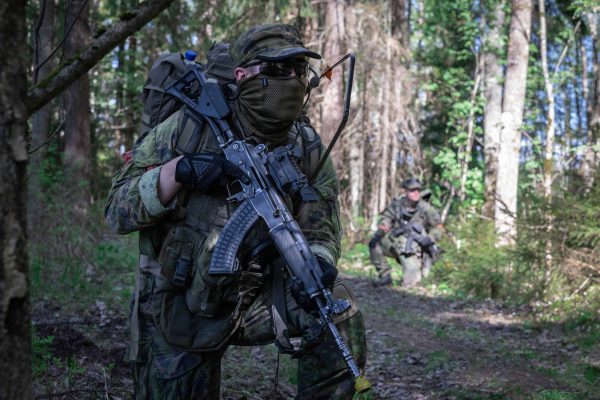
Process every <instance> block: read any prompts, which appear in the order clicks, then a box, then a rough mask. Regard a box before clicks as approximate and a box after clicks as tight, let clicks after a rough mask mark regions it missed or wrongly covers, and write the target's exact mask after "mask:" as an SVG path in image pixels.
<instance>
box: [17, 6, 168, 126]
mask: <svg viewBox="0 0 600 400" xmlns="http://www.w3.org/2000/svg"><path fill="white" fill-rule="evenodd" d="M173 1H174V0H147V1H145V2H144V3H142V4H141V5H140V6H139V7H138V8H137V9H136V10H134V11H133V12H131V13H128V14H127V16H126V18H125V17H123V18H122V20H121V21H119V22H117V23H116V24H115V25H114V26H113V27H112V28H110V29H108V30H107V31H105V32H104V33H103V34H102V35H100V36H99V37H97V38H96V39H95V40H94V41H92V43H90V45H89V46H88V47H87V48H86V49H84V50H82V51H81V52H80V53H79V54H77V55H76V56H75V57H73V58H71V59H68V60H66V61H65V62H64V63H62V64H61V65H60V66H59V67H57V68H56V69H55V70H54V71H53V72H51V73H50V74H49V75H48V77H47V78H45V79H44V80H42V81H41V82H39V83H38V84H37V85H35V86H34V87H32V88H31V89H30V90H29V93H28V96H27V97H28V99H27V112H28V115H31V114H33V113H34V112H35V111H37V110H39V109H40V108H41V107H43V106H44V105H45V104H46V103H48V102H49V101H50V100H52V99H53V98H54V97H56V96H57V95H58V94H59V93H60V92H61V91H63V90H64V89H65V88H66V87H67V86H69V85H70V84H71V83H73V82H74V81H76V80H77V79H78V78H79V77H80V76H82V75H83V74H85V73H86V72H87V71H89V70H90V69H91V68H92V67H93V66H94V65H96V64H97V63H98V61H100V60H101V59H102V57H104V56H105V55H106V54H108V53H109V52H110V51H111V50H112V49H113V48H115V47H116V46H117V45H118V44H119V43H121V42H122V41H123V40H125V39H126V38H127V37H128V36H130V35H131V34H133V33H134V32H136V31H137V30H139V29H140V28H141V27H143V26H144V25H145V24H146V23H148V22H149V21H150V20H152V19H153V18H154V17H156V16H157V15H158V14H160V13H161V11H163V10H164V9H165V8H167V7H169V6H170V5H171V3H173Z"/></svg>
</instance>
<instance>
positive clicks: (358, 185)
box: [348, 69, 370, 221]
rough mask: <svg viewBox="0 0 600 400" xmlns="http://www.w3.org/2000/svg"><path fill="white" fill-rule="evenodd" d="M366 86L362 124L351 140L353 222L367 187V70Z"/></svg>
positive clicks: (355, 219) (360, 115)
mask: <svg viewBox="0 0 600 400" xmlns="http://www.w3.org/2000/svg"><path fill="white" fill-rule="evenodd" d="M363 76H364V79H365V84H363V86H362V91H361V103H362V109H361V110H360V113H359V115H358V117H359V118H358V120H359V121H360V124H359V126H358V128H357V129H355V130H354V132H353V133H352V135H351V136H349V140H350V150H349V152H348V154H349V160H348V163H349V166H350V208H351V210H352V220H353V221H357V220H358V219H359V217H360V216H361V215H364V214H365V213H364V212H363V210H362V209H363V195H364V187H365V180H364V176H365V132H366V131H367V121H368V118H369V117H368V115H369V109H368V106H367V104H368V103H367V85H366V83H367V82H368V81H369V79H370V76H369V72H368V71H367V70H366V69H365V72H364V74H363Z"/></svg>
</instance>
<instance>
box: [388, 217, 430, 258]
mask: <svg viewBox="0 0 600 400" xmlns="http://www.w3.org/2000/svg"><path fill="white" fill-rule="evenodd" d="M424 232H425V228H423V225H421V224H419V223H416V222H406V221H404V222H401V224H400V226H399V227H396V228H394V229H392V232H391V233H392V235H394V236H396V237H397V236H400V235H404V236H406V246H404V251H403V253H405V254H415V250H414V248H413V244H414V243H415V242H416V243H417V244H418V245H419V246H421V249H423V251H424V252H426V253H427V254H429V256H430V257H431V259H432V260H433V261H436V260H437V259H438V258H439V257H440V249H439V247H437V245H436V244H435V243H433V244H431V242H429V243H430V244H428V243H427V242H426V239H425V238H426V237H427V236H426V235H425V234H424Z"/></svg>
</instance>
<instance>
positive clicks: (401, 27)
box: [388, 0, 423, 195]
mask: <svg viewBox="0 0 600 400" xmlns="http://www.w3.org/2000/svg"><path fill="white" fill-rule="evenodd" d="M391 7H392V9H391V15H392V18H391V32H392V39H393V40H394V41H395V42H396V46H394V52H393V54H392V61H390V62H392V63H394V62H396V64H395V65H394V68H393V69H392V73H391V74H390V75H388V76H389V78H388V82H391V86H392V89H393V93H392V96H393V99H392V105H393V109H392V115H393V116H392V121H391V126H392V129H393V131H392V143H393V145H392V150H393V151H392V156H391V163H392V164H390V166H391V167H390V169H391V176H392V179H391V186H390V189H391V192H392V193H393V194H394V195H395V193H396V187H397V185H398V181H399V178H400V177H399V176H398V175H402V176H403V177H404V178H406V177H409V176H414V177H422V174H423V168H422V167H423V155H422V151H421V131H420V129H419V124H418V122H417V121H418V118H417V112H416V110H415V101H414V99H415V98H416V91H417V90H416V84H415V79H414V77H413V74H412V72H411V70H410V63H411V61H412V53H411V49H410V12H411V10H410V1H407V0H394V1H392V2H391ZM398 152H400V154H398ZM398 158H400V160H402V164H401V166H402V168H401V173H398V174H397V173H396V166H397V159H398Z"/></svg>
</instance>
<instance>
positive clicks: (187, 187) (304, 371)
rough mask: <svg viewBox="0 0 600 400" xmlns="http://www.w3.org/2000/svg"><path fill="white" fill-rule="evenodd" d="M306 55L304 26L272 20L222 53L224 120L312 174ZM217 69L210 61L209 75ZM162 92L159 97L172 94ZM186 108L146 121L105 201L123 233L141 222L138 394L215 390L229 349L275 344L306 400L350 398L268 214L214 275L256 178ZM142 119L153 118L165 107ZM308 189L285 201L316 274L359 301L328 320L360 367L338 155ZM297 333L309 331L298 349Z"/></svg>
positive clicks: (174, 395)
mask: <svg viewBox="0 0 600 400" xmlns="http://www.w3.org/2000/svg"><path fill="white" fill-rule="evenodd" d="M229 55H230V58H229ZM306 57H311V58H320V56H319V54H317V53H315V52H313V51H311V50H309V49H307V48H306V47H304V45H303V43H302V41H301V40H300V35H299V32H298V30H297V29H296V28H295V27H293V26H291V25H282V24H266V25H259V26H256V27H254V28H251V29H250V30H249V31H247V32H245V33H244V34H242V35H241V36H240V37H239V38H238V39H237V40H236V41H235V43H234V44H233V45H232V46H231V48H230V49H229V54H228V55H227V57H225V58H228V59H229V61H230V62H231V69H230V72H229V75H230V76H228V77H226V78H230V80H231V82H230V83H228V88H229V89H230V90H229V91H228V92H229V97H228V98H227V103H228V105H229V107H230V109H231V110H232V111H233V113H232V114H233V115H232V116H230V117H229V116H228V117H227V118H228V124H229V125H230V126H231V127H232V131H233V134H234V135H235V136H236V137H237V138H239V139H240V140H241V139H245V140H246V142H247V143H249V144H250V143H251V144H252V145H253V146H255V147H254V148H264V146H266V148H268V149H269V150H270V151H275V149H278V148H281V147H282V146H283V147H284V149H285V151H286V152H289V153H290V154H293V157H294V165H297V167H296V168H299V170H301V171H302V172H303V173H304V175H305V176H307V177H310V176H312V173H313V172H314V171H316V166H317V163H318V161H319V159H320V155H321V154H322V151H323V148H322V145H321V143H320V139H319V135H318V134H317V133H316V132H315V130H314V129H313V128H312V126H310V123H309V121H308V118H306V116H304V115H303V114H302V113H301V111H302V109H303V104H304V99H305V94H306V93H307V72H308V61H307V59H306ZM175 61H178V59H177V58H176V60H175ZM175 61H173V59H167V60H166V61H165V62H175ZM221 61H223V60H221ZM216 64H218V65H220V66H223V65H224V64H223V63H222V62H219V63H216ZM155 65H157V68H158V67H159V66H160V65H158V64H155ZM153 70H154V67H153ZM169 70H170V69H169ZM222 71H223V70H221V72H222ZM210 73H211V69H210V63H209V65H208V68H207V71H206V75H207V76H210ZM215 75H216V74H215ZM226 75H227V74H226ZM150 77H152V71H151V74H150ZM161 81H163V80H161ZM146 86H147V87H148V88H151V87H153V86H152V85H146ZM154 87H155V85H154ZM186 89H190V91H191V92H193V90H194V88H193V87H191V86H190V87H189V88H187V87H186ZM158 97H159V98H160V99H161V102H160V103H158V104H159V106H160V105H162V104H164V102H162V96H158ZM206 104H207V103H204V105H206ZM189 111H190V110H189V108H187V106H186V107H183V108H181V109H179V110H178V111H176V112H174V113H173V114H172V115H170V116H168V117H167V118H166V119H165V120H164V121H163V122H161V123H159V124H158V125H157V126H151V125H152V124H151V125H149V128H151V129H150V130H148V131H147V132H145V133H144V134H143V135H142V137H141V138H140V139H139V140H138V141H137V142H136V144H135V145H134V148H133V151H132V153H131V159H130V160H128V161H127V162H126V164H125V166H124V167H123V168H122V169H121V171H120V172H118V173H117V174H116V175H115V177H114V179H113V184H112V188H111V191H110V193H109V197H108V202H107V206H106V220H107V222H108V224H109V225H110V226H112V227H113V228H114V230H116V231H117V232H119V233H121V234H126V233H129V232H132V231H139V241H140V258H139V268H138V274H137V283H136V290H135V295H134V299H133V302H132V308H131V318H130V336H131V338H130V346H129V354H128V355H129V359H130V360H131V362H132V363H133V371H134V385H135V388H134V389H135V394H134V398H135V399H219V398H220V378H221V358H222V356H223V353H224V352H225V350H226V349H227V347H228V346H229V345H231V344H233V345H263V344H268V343H273V342H275V344H276V345H277V346H278V347H279V349H280V350H281V351H282V352H284V353H288V354H293V355H294V356H295V357H296V358H298V378H297V382H298V395H297V398H298V399H317V398H319V399H325V398H326V399H351V398H352V396H353V394H354V380H353V377H352V376H351V374H350V373H349V372H348V370H347V368H346V365H345V362H344V359H343V358H342V357H341V355H340V354H339V352H338V344H337V343H336V342H335V340H334V337H333V336H332V335H330V334H329V333H324V328H323V326H322V325H321V324H319V323H318V321H317V319H316V318H315V317H314V308H312V307H314V306H313V303H312V302H311V301H312V299H311V298H308V297H309V296H307V292H306V291H303V290H304V289H303V288H302V287H299V286H298V285H297V280H294V279H291V277H290V275H289V274H288V273H287V272H286V270H285V269H284V268H282V265H281V264H282V259H281V258H280V257H279V256H278V253H277V251H276V250H274V247H273V246H272V243H271V240H270V238H269V236H268V234H267V233H268V232H267V230H266V229H265V224H264V223H262V222H259V223H257V224H256V225H255V226H252V227H251V228H250V229H251V230H250V231H249V233H248V235H247V236H244V237H243V238H242V239H241V240H242V246H241V248H240V252H239V259H237V258H236V271H237V272H236V274H234V275H228V276H218V275H211V274H210V273H209V264H210V263H211V259H212V257H213V253H215V248H216V247H217V244H218V243H219V238H220V237H221V236H222V233H223V231H224V227H225V226H226V224H227V223H228V221H229V220H230V219H231V217H232V215H233V214H234V212H235V211H236V210H237V209H241V208H242V206H241V205H240V204H239V203H234V202H231V201H228V199H231V196H232V190H235V187H236V186H237V185H240V183H239V182H240V181H241V182H245V181H246V180H250V178H249V177H248V175H245V174H244V173H243V172H242V170H241V169H240V167H238V166H237V165H236V164H234V163H232V162H230V161H229V160H228V159H227V158H226V157H225V156H224V155H223V147H222V146H220V145H219V143H217V139H216V138H215V135H213V134H212V133H211V129H210V128H209V126H208V125H209V124H207V123H204V122H203V121H199V120H198V119H197V118H195V114H193V113H190V112H189ZM147 114H148V115H147V116H148V118H146V121H151V117H153V116H156V115H161V113H160V112H158V111H153V112H149V113H147ZM167 114H168V113H167ZM263 145H264V146H263ZM290 157H292V156H290ZM253 179H255V177H253ZM308 184H309V185H310V194H312V197H313V198H312V199H311V200H310V201H309V200H305V199H304V198H302V196H300V197H298V196H292V195H290V196H288V197H284V199H283V200H284V201H285V203H286V205H287V208H288V209H289V211H290V214H292V215H293V219H294V220H295V221H296V222H297V224H298V226H299V227H300V229H301V231H302V233H303V234H304V235H305V237H306V242H307V243H308V245H309V247H310V251H311V252H312V253H313V254H314V256H315V257H316V261H318V266H317V267H318V269H319V271H318V273H317V272H315V273H316V274H317V275H319V276H318V277H316V279H317V278H318V280H319V282H321V283H322V284H323V285H324V286H326V287H328V288H331V290H332V292H333V293H334V295H335V296H336V298H343V299H347V300H348V301H349V302H350V303H351V305H352V306H351V308H349V309H348V310H347V311H344V312H343V313H340V314H339V315H335V317H334V318H333V322H334V323H335V324H336V325H337V328H338V330H339V331H340V333H341V336H343V338H344V339H345V341H346V343H347V344H348V347H349V348H350V350H351V352H352V354H353V355H354V357H355V358H356V362H357V364H358V366H359V367H360V368H361V369H364V365H365V362H366V341H365V330H364V323H363V318H362V315H361V313H360V311H359V310H358V304H357V303H356V300H355V298H354V296H353V295H352V293H351V291H350V289H349V288H348V286H347V284H346V283H345V282H344V281H343V280H342V279H340V278H337V269H336V267H335V265H336V263H337V260H338V258H339V256H340V240H341V227H340V219H339V204H338V199H337V196H338V193H339V186H338V181H337V177H336V173H335V169H334V166H333V162H332V160H331V159H330V158H327V161H326V163H325V164H324V167H323V168H322V169H321V170H320V172H319V173H318V174H317V176H316V177H315V179H314V180H313V181H310V182H308ZM282 197H283V196H282ZM217 254H219V253H217ZM238 261H239V265H238V263H237V262H238ZM291 337H300V338H301V339H302V343H301V345H300V346H297V345H295V344H294V343H292V342H291V341H290V340H289V339H290V338H291ZM248 362H251V360H248Z"/></svg>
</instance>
